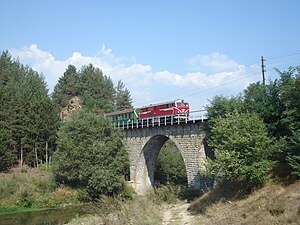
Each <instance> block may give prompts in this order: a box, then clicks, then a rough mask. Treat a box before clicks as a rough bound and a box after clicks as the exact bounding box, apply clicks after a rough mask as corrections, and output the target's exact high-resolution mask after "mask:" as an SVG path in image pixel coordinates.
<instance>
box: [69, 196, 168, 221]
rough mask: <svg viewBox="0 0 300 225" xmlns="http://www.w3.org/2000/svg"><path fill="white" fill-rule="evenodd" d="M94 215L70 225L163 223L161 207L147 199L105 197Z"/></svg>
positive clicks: (97, 205)
mask: <svg viewBox="0 0 300 225" xmlns="http://www.w3.org/2000/svg"><path fill="white" fill-rule="evenodd" d="M94 207H95V208H94V213H93V215H86V216H83V217H79V218H75V219H73V220H72V221H71V222H70V223H68V224H69V225H81V224H85V225H96V224H105V225H123V224H131V225H141V224H143V225H156V224H161V223H162V211H161V207H160V206H159V205H158V204H157V203H155V202H153V201H152V200H151V199H149V198H146V197H143V198H141V197H136V198H135V199H133V200H127V201H121V200H118V199H115V198H112V197H107V196H103V197H102V199H101V200H100V201H99V202H98V203H96V204H95V206H94Z"/></svg>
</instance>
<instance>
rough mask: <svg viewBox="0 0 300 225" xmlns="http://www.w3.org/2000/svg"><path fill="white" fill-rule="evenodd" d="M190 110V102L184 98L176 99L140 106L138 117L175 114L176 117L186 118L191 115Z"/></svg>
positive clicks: (145, 117)
mask: <svg viewBox="0 0 300 225" xmlns="http://www.w3.org/2000/svg"><path fill="white" fill-rule="evenodd" d="M189 111H190V109H189V104H188V103H187V102H185V101H184V100H175V101H171V102H164V103H159V104H151V105H148V106H144V107H142V108H140V111H139V112H138V119H147V118H153V117H169V116H173V117H174V119H186V118H188V116H189Z"/></svg>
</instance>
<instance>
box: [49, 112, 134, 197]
mask: <svg viewBox="0 0 300 225" xmlns="http://www.w3.org/2000/svg"><path fill="white" fill-rule="evenodd" d="M53 162H54V164H55V166H54V171H55V174H56V178H57V180H58V181H59V182H60V183H65V184H67V185H69V186H71V187H76V188H81V189H86V193H87V194H88V196H89V198H90V199H97V198H99V197H100V195H110V196H114V195H119V194H120V193H122V192H123V191H124V185H123V182H124V178H123V177H124V174H125V173H126V172H127V170H128V165H129V159H128V155H127V152H126V150H125V148H124V147H123V145H122V135H121V133H120V131H119V130H116V129H113V128H112V125H111V123H110V121H109V120H108V119H107V118H106V117H105V116H104V115H103V114H101V115H97V114H94V113H90V112H84V111H82V112H81V113H80V114H78V115H76V116H75V117H74V118H73V119H72V120H70V121H68V122H65V123H64V124H63V125H62V126H61V128H60V130H59V132H58V143H57V150H56V152H55V155H54V159H53Z"/></svg>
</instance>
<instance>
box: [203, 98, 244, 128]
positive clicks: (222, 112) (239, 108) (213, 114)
mask: <svg viewBox="0 0 300 225" xmlns="http://www.w3.org/2000/svg"><path fill="white" fill-rule="evenodd" d="M205 108H206V110H207V117H208V119H209V120H210V121H211V122H213V121H214V119H217V118H220V117H225V116H226V115H227V114H229V113H233V112H243V100H242V97H241V96H237V97H231V98H228V97H224V96H222V95H221V96H215V97H214V98H213V99H212V100H211V101H209V104H208V105H206V107H205Z"/></svg>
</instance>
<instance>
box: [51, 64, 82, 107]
mask: <svg viewBox="0 0 300 225" xmlns="http://www.w3.org/2000/svg"><path fill="white" fill-rule="evenodd" d="M79 82H80V81H79V74H78V73H77V70H76V67H75V66H73V65H69V66H68V68H67V69H66V71H65V72H64V74H63V76H62V77H60V78H59V80H58V83H57V84H56V85H55V87H54V91H53V93H52V99H53V101H54V103H55V104H56V105H57V106H58V108H63V107H66V106H67V104H68V101H69V100H70V99H71V98H72V97H74V96H78V95H80V83H79Z"/></svg>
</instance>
